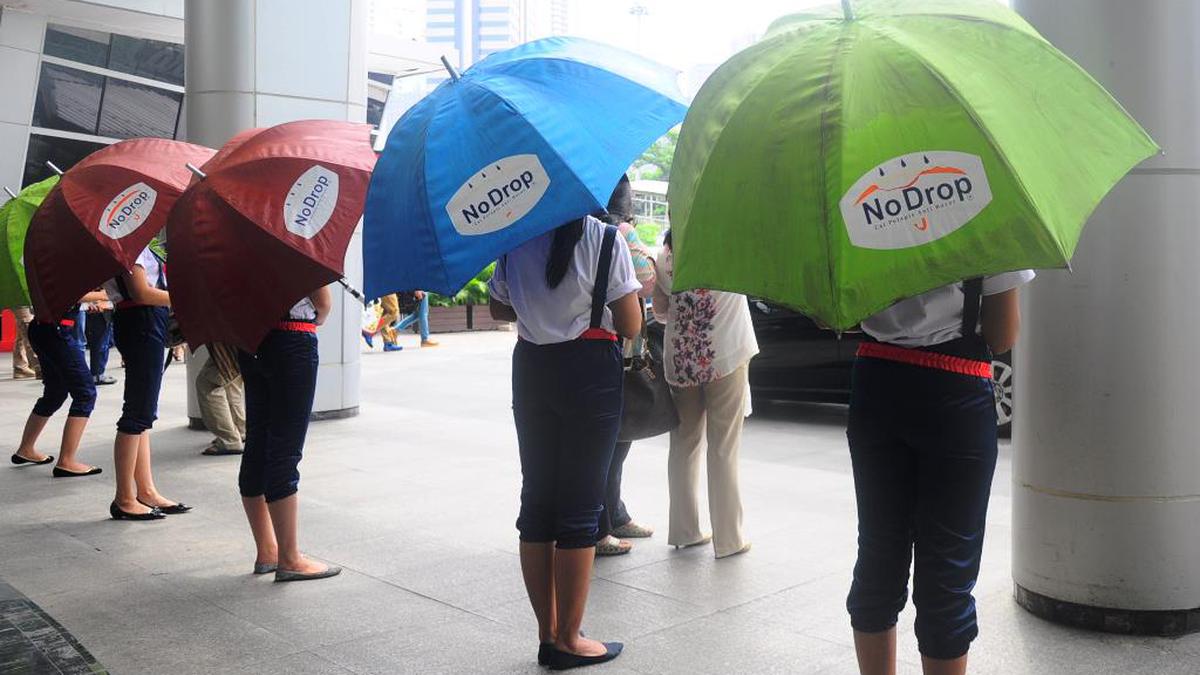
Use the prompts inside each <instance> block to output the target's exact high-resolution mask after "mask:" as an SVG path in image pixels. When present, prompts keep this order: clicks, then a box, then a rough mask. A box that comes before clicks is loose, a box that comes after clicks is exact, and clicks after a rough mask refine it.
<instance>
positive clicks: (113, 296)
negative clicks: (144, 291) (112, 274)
mask: <svg viewBox="0 0 1200 675" xmlns="http://www.w3.org/2000/svg"><path fill="white" fill-rule="evenodd" d="M133 264H134V266H135V267H140V268H142V269H143V270H145V271H146V283H147V284H149V285H150V287H151V288H158V287H159V286H162V287H163V288H165V287H166V284H165V283H160V282H162V280H163V279H162V264H161V263H159V262H158V256H156V255H154V253H153V252H152V251H151V250H150V247H149V246H147V247H146V248H144V249H142V252H141V253H139V254H138V257H137V260H135V261H134V263H133ZM104 292H105V293H107V294H108V299H109V300H110V301H111V302H112V303H113V304H116V303H118V302H124V301H125V300H132V298H126V297H125V295H124V294H122V293H121V286H120V284H118V283H117V280H116V279H115V278H114V279H109V280H108V281H106V282H104Z"/></svg>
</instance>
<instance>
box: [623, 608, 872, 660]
mask: <svg viewBox="0 0 1200 675" xmlns="http://www.w3.org/2000/svg"><path fill="white" fill-rule="evenodd" d="M626 652H627V653H625V654H623V655H622V656H621V659H622V661H623V663H622V665H623V666H625V667H628V668H632V669H634V670H637V671H639V672H643V673H695V674H702V673H712V674H714V675H716V674H721V675H725V674H727V673H816V672H820V671H821V670H822V669H824V668H827V667H829V666H831V665H834V664H836V663H837V662H839V661H844V660H845V659H847V658H850V659H853V658H854V654H853V651H852V650H850V649H847V648H846V647H844V646H842V645H837V644H833V643H830V642H825V641H824V640H818V639H814V638H808V637H804V636H802V635H798V634H796V633H794V632H791V631H788V630H785V629H783V628H780V627H778V626H774V625H770V624H762V625H753V624H749V623H746V622H741V621H737V620H735V619H734V618H732V617H730V616H728V615H726V614H724V613H717V614H713V615H709V616H706V617H702V618H699V619H696V620H693V621H689V622H687V623H683V624H680V625H678V626H675V627H672V628H668V629H665V630H662V631H659V632H657V633H652V634H650V635H647V636H644V637H641V638H637V639H635V640H632V641H630V642H629V643H628V644H627V646H626Z"/></svg>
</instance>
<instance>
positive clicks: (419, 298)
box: [413, 291, 425, 302]
mask: <svg viewBox="0 0 1200 675" xmlns="http://www.w3.org/2000/svg"><path fill="white" fill-rule="evenodd" d="M413 297H414V298H416V299H417V302H420V301H422V300H424V299H425V291H413Z"/></svg>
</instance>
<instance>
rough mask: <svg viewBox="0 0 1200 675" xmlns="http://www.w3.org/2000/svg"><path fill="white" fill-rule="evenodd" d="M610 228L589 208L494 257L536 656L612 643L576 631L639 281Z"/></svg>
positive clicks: (637, 312)
mask: <svg viewBox="0 0 1200 675" xmlns="http://www.w3.org/2000/svg"><path fill="white" fill-rule="evenodd" d="M616 234H617V231H616V228H613V227H606V226H604V225H603V224H602V223H600V221H598V220H596V219H594V218H591V217H588V218H584V219H582V220H576V221H572V222H569V223H567V224H565V225H562V226H561V227H559V228H558V229H556V230H554V231H552V232H549V233H546V234H544V235H542V236H539V237H537V238H535V239H533V240H532V241H530V242H529V243H527V244H525V245H523V246H521V247H520V248H518V249H516V250H514V251H513V252H511V253H509V254H507V255H506V256H504V257H503V258H502V259H501V260H500V262H499V263H497V265H496V273H495V275H494V276H493V277H492V280H491V282H490V283H489V290H490V292H491V313H492V316H493V317H494V318H496V319H498V320H502V321H516V322H517V335H518V336H519V338H520V339H519V340H518V342H517V348H516V350H515V351H514V352H513V416H514V418H515V420H516V425H517V441H518V445H519V446H520V455H521V473H522V476H523V481H522V487H521V511H520V515H519V516H518V518H517V529H518V530H519V531H520V535H521V570H522V573H523V574H524V577H525V587H526V589H527V590H528V592H529V601H530V603H531V604H532V605H533V611H534V614H535V615H536V616H537V621H538V636H539V639H540V640H541V644H542V647H541V649H540V650H539V654H538V661H539V662H540V663H544V664H547V665H550V666H551V667H553V668H556V669H563V668H568V667H577V666H583V665H591V664H594V663H603V662H604V661H609V660H612V659H614V658H616V657H617V655H618V654H620V652H621V647H622V645H621V644H620V643H608V644H605V643H601V642H598V641H596V640H589V639H586V638H584V637H583V636H582V635H580V632H579V629H580V625H581V624H582V622H583V611H584V607H585V605H586V604H587V596H588V586H589V582H590V579H591V572H592V562H593V559H594V558H595V553H596V548H595V547H596V543H597V540H598V539H599V519H600V512H601V510H602V509H603V505H604V493H605V484H606V483H607V478H608V468H609V464H610V463H611V461H612V458H613V449H614V446H615V445H616V441H617V432H618V429H619V427H620V424H621V383H622V374H623V363H622V357H621V350H620V348H619V347H618V342H617V341H618V339H619V337H624V338H626V339H632V338H634V337H635V336H636V335H637V334H638V331H639V330H641V325H642V316H641V308H640V305H639V304H638V300H637V293H638V291H639V290H640V289H641V287H642V285H641V283H639V282H638V280H637V277H636V276H635V275H634V271H633V260H632V258H631V257H630V254H629V248H628V246H627V245H626V244H625V240H624V238H623V237H617V236H616Z"/></svg>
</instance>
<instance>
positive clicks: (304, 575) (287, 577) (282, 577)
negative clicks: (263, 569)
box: [275, 565, 342, 583]
mask: <svg viewBox="0 0 1200 675" xmlns="http://www.w3.org/2000/svg"><path fill="white" fill-rule="evenodd" d="M341 573H342V568H340V567H338V566H337V565H330V566H328V567H326V568H325V569H323V570H321V571H320V572H293V571H291V570H285V569H276V570H275V583H281V582H285V581H316V580H317V579H328V578H329V577H336V576H337V575H339V574H341Z"/></svg>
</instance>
